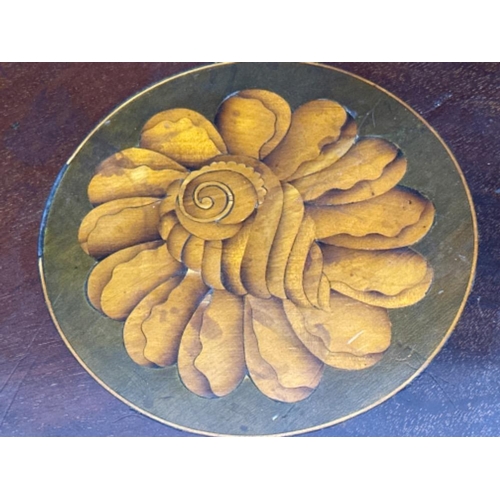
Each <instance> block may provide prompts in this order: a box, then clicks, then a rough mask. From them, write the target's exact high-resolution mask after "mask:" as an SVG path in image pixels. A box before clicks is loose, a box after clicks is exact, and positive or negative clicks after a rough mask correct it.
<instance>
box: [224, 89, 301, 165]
mask: <svg viewBox="0 0 500 500" xmlns="http://www.w3.org/2000/svg"><path fill="white" fill-rule="evenodd" d="M291 116H292V112H291V110H290V106H289V105H288V103H287V102H286V101H285V100H284V99H283V98H282V97H280V96H279V95H277V94H275V93H273V92H269V91H267V90H260V89H249V90H243V91H241V92H237V93H236V94H234V95H232V96H231V97H229V98H228V99H226V100H225V101H224V102H223V103H222V105H221V107H220V109H219V111H218V113H217V116H216V119H215V124H216V125H217V128H218V129H219V132H220V133H221V135H222V137H223V138H224V141H225V143H226V144H227V148H228V151H229V153H231V154H234V155H246V156H251V157H253V158H257V159H262V158H264V157H266V156H267V155H268V154H269V153H271V151H272V150H273V149H274V148H275V147H276V146H277V145H278V144H279V143H280V142H281V140H282V139H283V137H285V135H286V133H287V131H288V128H289V127H290V121H291Z"/></svg>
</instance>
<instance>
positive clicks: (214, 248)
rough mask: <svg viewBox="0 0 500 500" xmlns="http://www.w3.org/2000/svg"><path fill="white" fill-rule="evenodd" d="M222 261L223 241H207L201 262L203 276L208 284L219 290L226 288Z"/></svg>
mask: <svg viewBox="0 0 500 500" xmlns="http://www.w3.org/2000/svg"><path fill="white" fill-rule="evenodd" d="M221 262H222V241H207V242H206V243H205V251H204V253H203V262H202V264H201V276H202V278H203V281H204V282H205V284H206V285H207V286H209V287H211V288H215V289H217V290H224V285H223V283H222V272H221Z"/></svg>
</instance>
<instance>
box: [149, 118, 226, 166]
mask: <svg viewBox="0 0 500 500" xmlns="http://www.w3.org/2000/svg"><path fill="white" fill-rule="evenodd" d="M141 147H143V148H146V149H152V150H153V151H158V152H159V153H162V154H164V155H166V156H168V157H169V158H172V159H174V160H175V161H177V162H179V163H181V164H182V165H186V166H188V167H191V168H196V167H202V166H203V165H205V164H206V162H208V161H209V160H210V159H211V158H213V157H214V156H217V155H220V154H224V153H226V152H227V149H226V145H225V144H224V141H223V140H222V137H221V136H220V135H219V132H217V130H216V128H215V127H214V126H213V125H212V124H211V123H210V122H209V121H208V120H207V119H206V118H205V117H204V116H202V115H200V114H199V113H197V112H196V111H192V110H190V109H170V110H168V111H163V112H161V113H158V114H157V115H155V116H153V117H152V118H151V119H150V120H149V121H148V122H147V123H146V125H144V128H143V129H142V134H141Z"/></svg>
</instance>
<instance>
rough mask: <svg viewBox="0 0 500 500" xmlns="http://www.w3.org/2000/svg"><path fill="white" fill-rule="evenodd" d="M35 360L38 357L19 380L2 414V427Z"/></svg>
mask: <svg viewBox="0 0 500 500" xmlns="http://www.w3.org/2000/svg"><path fill="white" fill-rule="evenodd" d="M35 361H36V358H35V359H34V360H33V362H32V363H31V365H30V367H29V368H28V369H27V370H26V373H25V374H24V375H23V378H22V379H21V381H20V382H19V385H18V386H17V388H16V390H15V391H14V394H13V396H12V398H11V400H10V402H9V404H8V405H7V408H6V409H5V412H4V414H3V415H2V420H0V428H2V426H3V423H4V422H5V419H6V418H7V415H8V414H9V411H10V409H11V408H12V405H13V404H14V401H15V400H16V397H17V395H18V393H19V391H20V390H21V387H22V385H23V382H24V380H25V379H26V377H27V376H28V374H29V373H30V371H31V369H32V368H33V365H34V364H35Z"/></svg>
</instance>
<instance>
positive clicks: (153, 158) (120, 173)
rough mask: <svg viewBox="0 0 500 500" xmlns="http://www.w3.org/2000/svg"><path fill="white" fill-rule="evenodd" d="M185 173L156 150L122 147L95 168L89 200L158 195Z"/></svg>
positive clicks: (105, 200) (163, 193)
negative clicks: (122, 148) (121, 149)
mask: <svg viewBox="0 0 500 500" xmlns="http://www.w3.org/2000/svg"><path fill="white" fill-rule="evenodd" d="M186 175H187V170H186V169H185V168H184V167H182V166H181V165H179V164H178V163H176V162H175V161H173V160H171V159H170V158H167V157H166V156H163V155H161V154H160V153H156V152H154V151H149V150H147V149H140V148H130V149H125V150H123V151H120V152H119V153H116V154H114V155H113V156H111V157H110V158H108V159H106V160H104V161H103V162H102V163H101V164H100V165H99V166H98V167H97V169H96V173H95V175H94V177H93V178H92V180H91V181H90V184H89V188H88V195H89V200H90V203H92V204H93V205H98V204H101V203H106V202H108V201H112V200H117V199H120V198H134V197H140V196H153V197H162V196H165V193H166V190H167V188H168V186H169V185H170V184H171V183H172V182H173V181H175V180H177V179H183V178H184V177H185V176H186Z"/></svg>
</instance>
